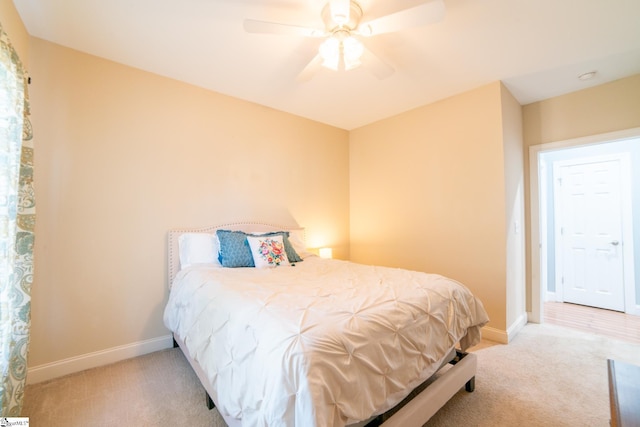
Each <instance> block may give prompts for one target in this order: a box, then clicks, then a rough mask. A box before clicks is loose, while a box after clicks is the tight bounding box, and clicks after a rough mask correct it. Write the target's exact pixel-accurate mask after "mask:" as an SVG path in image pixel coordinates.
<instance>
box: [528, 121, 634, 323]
mask: <svg viewBox="0 0 640 427" xmlns="http://www.w3.org/2000/svg"><path fill="white" fill-rule="evenodd" d="M529 152H530V159H529V169H530V196H531V197H530V200H531V204H530V215H531V217H530V218H531V221H530V224H531V247H530V249H531V277H532V286H531V291H532V292H531V312H530V315H529V319H530V320H531V321H532V322H542V321H543V318H544V303H545V301H564V300H567V301H572V300H574V302H578V303H580V304H586V305H590V304H592V303H593V301H588V300H580V299H578V300H575V299H574V297H575V295H573V296H569V297H568V298H566V299H565V290H566V289H570V290H574V291H576V292H577V294H578V295H579V296H580V297H582V296H583V294H586V293H589V292H591V295H590V297H588V298H591V299H592V300H593V299H595V300H596V302H597V301H600V300H602V299H603V297H604V295H605V294H607V293H610V292H613V293H616V290H615V289H610V288H611V286H612V282H613V281H612V280H610V279H611V277H613V274H615V273H612V272H610V271H609V272H603V269H602V268H601V269H598V270H596V271H597V273H592V272H591V271H592V267H593V266H595V264H597V262H596V261H598V259H596V258H597V257H600V258H601V259H600V261H607V260H610V261H612V264H616V263H620V266H619V267H621V268H620V270H619V271H620V274H621V276H622V278H621V280H620V281H619V283H622V292H619V289H618V293H617V294H616V298H618V302H617V303H616V304H618V305H617V306H615V305H614V306H609V307H607V308H610V309H611V308H613V309H616V310H620V311H624V312H626V313H629V314H634V315H640V289H638V288H640V283H638V284H636V283H635V280H634V278H635V274H634V272H635V271H640V256H639V255H638V254H636V253H635V251H634V250H633V248H634V247H638V248H640V236H634V234H633V229H634V226H635V229H636V230H640V184H638V183H640V128H636V129H631V130H627V131H621V132H614V133H610V134H605V135H597V136H593V137H588V138H579V139H575V140H569V141H561V142H556V143H549V144H543V145H538V146H532V147H530V149H529ZM625 157H626V158H627V160H624V158H625ZM620 159H623V160H620ZM611 161H613V163H610V162H611ZM625 162H626V163H627V164H626V165H625V164H624V163H625ZM631 165H637V166H635V168H633V167H632V166H631ZM625 168H626V170H625ZM554 169H555V173H554ZM634 169H635V170H634ZM573 172H575V174H574V175H572V173H573ZM563 174H564V176H563ZM607 174H609V175H610V176H613V177H614V178H615V177H616V176H617V174H619V178H620V180H621V182H622V186H623V188H622V190H621V191H622V193H625V197H626V199H628V200H626V201H620V203H617V202H616V201H615V200H616V199H615V198H616V197H617V195H616V194H615V190H614V194H613V195H612V198H611V199H610V200H609V201H611V203H613V204H615V205H616V206H613V205H610V206H609V207H614V208H615V207H617V206H620V205H622V204H625V203H626V205H625V206H623V208H624V209H623V212H622V213H621V220H620V225H619V229H620V233H621V234H620V235H621V237H620V239H618V238H617V235H616V237H615V238H614V234H615V233H617V231H609V232H596V233H595V234H593V236H591V239H592V240H593V242H591V244H592V247H591V248H590V249H588V250H590V251H591V255H590V256H591V258H588V257H587V249H584V250H581V249H580V248H578V246H579V245H576V244H575V243H576V241H577V240H579V239H578V238H582V237H584V236H579V235H580V233H574V236H567V234H566V233H569V234H571V233H573V232H576V231H579V230H577V229H578V228H580V224H577V223H576V221H575V218H572V217H573V216H574V214H575V212H577V211H581V210H584V209H585V208H588V209H590V210H591V211H594V210H599V212H598V215H597V216H596V222H598V221H600V219H601V217H602V212H601V211H602V209H601V208H603V209H605V210H606V208H607V206H606V204H605V203H604V202H602V203H601V202H597V201H596V200H597V197H599V196H600V195H602V194H599V193H602V192H599V191H594V192H592V193H593V194H592V199H593V200H591V201H588V200H586V199H587V198H588V197H583V196H584V194H586V193H585V192H584V191H583V192H582V193H583V196H579V197H577V199H580V200H579V201H575V200H574V202H567V201H566V200H564V201H563V199H562V195H561V197H558V198H556V197H555V196H557V194H556V193H562V191H565V192H566V193H567V194H565V196H566V197H568V198H571V194H572V190H561V189H558V188H555V187H556V186H559V183H558V181H557V178H560V179H564V180H565V183H566V182H567V181H566V180H567V179H569V180H570V179H571V177H572V176H573V178H576V182H574V184H576V185H578V184H580V182H582V181H581V180H584V179H591V180H592V185H595V184H593V183H594V182H595V183H596V184H597V181H598V180H599V181H602V179H600V178H601V177H603V176H605V175H607ZM588 175H591V177H588ZM594 176H595V177H596V178H597V177H600V178H597V179H596V180H595V181H593V178H594ZM585 177H586V178H585ZM634 182H635V183H636V184H635V188H633V185H632V183H634ZM569 187H570V186H569ZM565 188H567V187H565ZM583 189H584V188H583ZM573 190H576V188H573ZM573 193H575V194H578V193H580V192H579V191H573ZM575 194H574V195H575ZM607 197H608V196H607ZM556 199H557V200H556ZM563 203H573V204H574V206H573V208H572V209H573V210H571V209H570V210H569V213H566V212H565V213H564V215H566V216H567V217H566V218H562V217H561V218H560V220H559V221H556V215H555V210H556V204H563ZM579 203H590V204H591V207H590V208H589V207H583V208H582V209H580V208H579V206H580V205H579ZM613 211H615V209H613ZM625 212H626V213H625ZM615 215H617V214H616V213H615V212H614V216H615ZM567 222H569V223H571V224H572V226H571V227H569V229H567V228H566V226H563V225H559V224H557V223H565V224H566V223H567ZM598 226H599V227H601V228H602V226H603V224H598ZM563 227H565V228H563ZM608 227H609V228H611V229H615V228H616V227H617V225H616V224H615V221H614V222H613V223H612V224H609V225H608ZM605 228H607V227H605ZM563 233H565V234H563ZM636 234H640V233H636ZM557 236H559V237H560V238H558V239H556V237H557ZM576 236H578V237H576ZM572 239H573V242H572ZM598 239H599V240H600V241H598ZM622 239H624V240H622ZM557 243H559V244H557ZM563 245H564V246H563ZM598 245H599V247H598ZM576 248H578V249H576ZM563 252H564V253H563ZM558 258H559V259H560V261H558ZM612 264H609V267H610V266H611V265H612ZM603 265H605V266H606V265H607V264H606V263H605V264H603ZM578 266H581V267H580V268H578ZM601 267H602V266H601ZM609 267H603V268H609ZM614 267H615V266H614ZM567 271H568V273H569V274H567ZM598 274H599V275H600V278H598V277H597V275H598ZM571 275H573V276H576V277H574V278H572V279H571V280H573V283H568V284H567V281H568V276H571ZM563 279H564V283H563ZM574 279H575V280H574ZM576 281H577V286H576ZM587 282H591V283H587ZM565 284H567V286H563V285H565ZM620 301H622V303H621V302H620ZM621 304H622V306H621ZM596 305H597V304H596Z"/></svg>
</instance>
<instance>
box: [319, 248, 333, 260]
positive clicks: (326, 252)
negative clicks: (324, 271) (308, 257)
mask: <svg viewBox="0 0 640 427" xmlns="http://www.w3.org/2000/svg"><path fill="white" fill-rule="evenodd" d="M319 255H320V258H327V259H328V258H333V251H332V250H331V248H320V251H319Z"/></svg>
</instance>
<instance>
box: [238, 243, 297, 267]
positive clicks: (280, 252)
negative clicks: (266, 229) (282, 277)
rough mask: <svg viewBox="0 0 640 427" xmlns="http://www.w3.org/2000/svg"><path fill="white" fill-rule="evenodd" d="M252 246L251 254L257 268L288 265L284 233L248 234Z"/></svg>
mask: <svg viewBox="0 0 640 427" xmlns="http://www.w3.org/2000/svg"><path fill="white" fill-rule="evenodd" d="M247 242H249V247H250V248H251V256H253V263H254V264H255V266H256V268H270V267H278V266H280V265H288V264H289V259H288V258H287V252H286V251H285V250H284V242H283V239H282V235H273V236H251V235H248V236H247Z"/></svg>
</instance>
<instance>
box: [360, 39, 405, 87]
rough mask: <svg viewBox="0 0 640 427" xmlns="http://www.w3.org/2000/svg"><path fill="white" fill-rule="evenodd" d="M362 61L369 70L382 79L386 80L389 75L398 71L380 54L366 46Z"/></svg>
mask: <svg viewBox="0 0 640 427" xmlns="http://www.w3.org/2000/svg"><path fill="white" fill-rule="evenodd" d="M360 61H362V66H363V67H364V68H365V69H366V70H367V71H369V72H370V73H371V74H373V75H374V76H376V77H377V78H378V79H380V80H384V79H386V78H387V77H390V76H391V75H392V74H393V73H395V71H396V70H394V68H393V67H392V66H391V65H389V64H387V63H386V62H385V61H383V60H382V59H381V58H380V57H379V56H378V55H376V54H375V53H373V52H371V51H370V50H369V49H367V48H366V47H365V48H364V52H363V53H362V57H361V58H360Z"/></svg>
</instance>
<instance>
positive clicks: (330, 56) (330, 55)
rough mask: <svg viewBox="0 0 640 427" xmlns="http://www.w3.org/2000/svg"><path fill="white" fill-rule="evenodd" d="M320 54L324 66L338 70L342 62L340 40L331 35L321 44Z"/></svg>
mask: <svg viewBox="0 0 640 427" xmlns="http://www.w3.org/2000/svg"><path fill="white" fill-rule="evenodd" d="M319 51H320V56H321V57H322V66H323V67H326V68H329V69H331V70H334V71H338V67H339V64H340V40H338V39H336V38H335V37H329V38H328V39H326V40H325V41H324V42H322V44H321V45H320V49H319Z"/></svg>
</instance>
